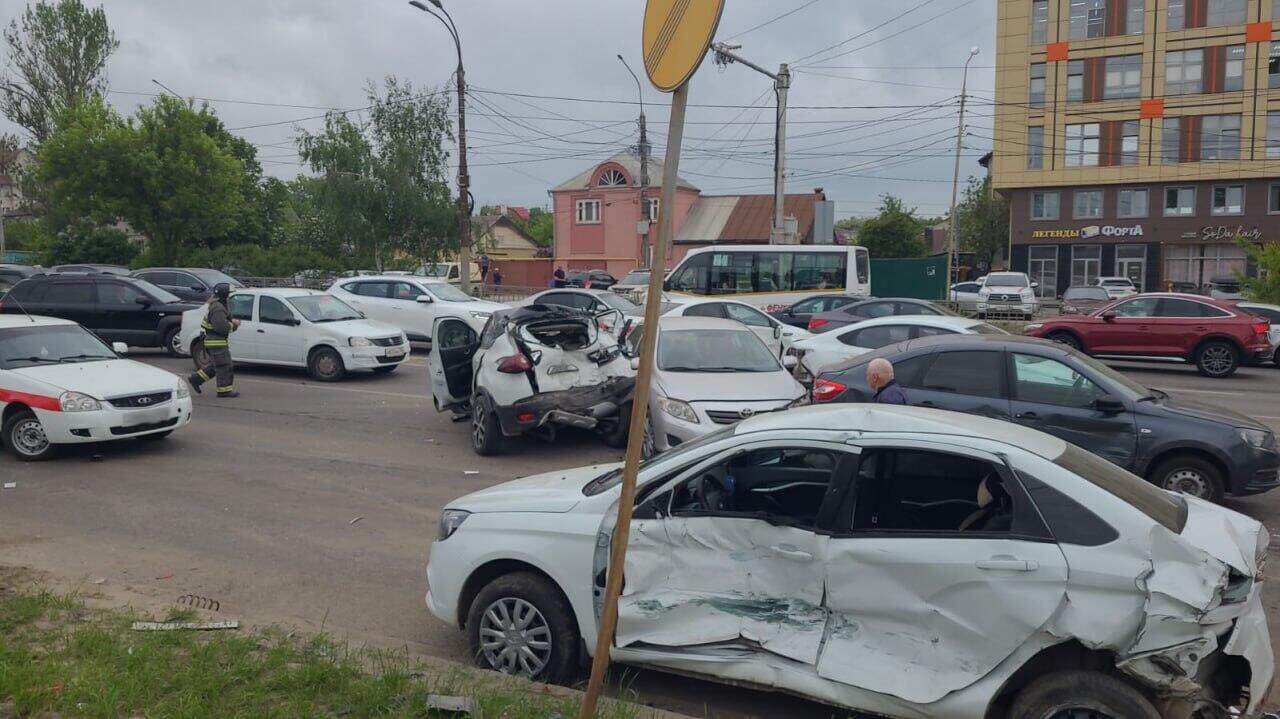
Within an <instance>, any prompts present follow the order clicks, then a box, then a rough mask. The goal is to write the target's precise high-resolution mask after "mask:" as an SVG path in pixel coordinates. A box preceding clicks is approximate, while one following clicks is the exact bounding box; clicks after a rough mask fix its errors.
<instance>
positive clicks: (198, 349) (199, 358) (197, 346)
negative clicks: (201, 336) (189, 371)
mask: <svg viewBox="0 0 1280 719" xmlns="http://www.w3.org/2000/svg"><path fill="white" fill-rule="evenodd" d="M191 363H192V364H194V365H195V366H196V369H200V368H202V367H208V366H210V365H211V364H213V361H212V360H210V359H209V350H207V349H205V348H204V341H203V340H196V341H194V342H192V343H191Z"/></svg>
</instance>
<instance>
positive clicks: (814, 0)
mask: <svg viewBox="0 0 1280 719" xmlns="http://www.w3.org/2000/svg"><path fill="white" fill-rule="evenodd" d="M818 2H819V0H809V2H806V3H804V4H803V5H799V6H796V7H794V8H792V9H790V10H788V11H786V12H784V13H782V14H781V15H779V16H777V17H775V18H770V19H769V20H765V21H764V22H762V23H760V24H759V25H756V26H755V27H752V28H749V29H746V30H743V31H742V32H740V33H737V34H735V35H730V36H729V37H727V38H725V40H735V39H737V38H740V37H742V36H743V35H747V34H750V33H753V32H755V31H756V30H759V29H760V28H762V27H766V26H768V25H772V24H774V23H775V22H778V21H779V20H781V19H783V18H785V17H790V16H792V15H795V14H796V13H798V12H800V11H801V10H803V9H805V8H807V7H809V6H811V5H815V4H817V3H818Z"/></svg>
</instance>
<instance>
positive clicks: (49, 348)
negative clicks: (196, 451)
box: [0, 315, 191, 461]
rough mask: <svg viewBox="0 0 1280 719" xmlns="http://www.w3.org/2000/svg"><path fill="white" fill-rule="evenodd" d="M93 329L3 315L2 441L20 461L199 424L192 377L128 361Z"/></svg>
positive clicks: (0, 322) (0, 358) (0, 359)
mask: <svg viewBox="0 0 1280 719" xmlns="http://www.w3.org/2000/svg"><path fill="white" fill-rule="evenodd" d="M124 351H125V347H124V345H123V344H122V343H119V342H117V343H116V344H115V345H114V346H113V347H108V346H107V345H106V343H104V342H103V341H102V340H100V339H98V337H97V336H96V335H94V334H92V333H90V332H89V331H88V330H86V329H85V328H83V327H81V326H80V325H78V324H76V323H75V322H71V321H68V320H60V319H53V318H51V317H27V316H23V315H0V441H2V442H3V444H4V447H5V449H8V450H9V451H10V452H12V453H13V455H14V456H16V457H17V458H18V459H21V460H24V461H36V460H42V459H49V458H50V457H52V456H53V455H54V453H55V452H56V450H57V447H58V445H62V444H82V443H86V442H106V441H112V440H120V439H134V438H143V439H161V438H163V437H167V436H168V435H169V434H170V433H171V432H173V431H174V430H175V429H180V428H182V427H185V426H186V425H187V424H188V423H190V422H191V390H190V388H189V387H188V386H187V383H186V380H184V379H182V378H180V377H178V376H176V375H174V374H173V373H171V372H166V371H164V370H162V369H157V368H155V367H151V366H149V365H145V364H142V363H141V362H134V361H133V360H128V359H124V358H123V357H121V355H122V354H123V353H124Z"/></svg>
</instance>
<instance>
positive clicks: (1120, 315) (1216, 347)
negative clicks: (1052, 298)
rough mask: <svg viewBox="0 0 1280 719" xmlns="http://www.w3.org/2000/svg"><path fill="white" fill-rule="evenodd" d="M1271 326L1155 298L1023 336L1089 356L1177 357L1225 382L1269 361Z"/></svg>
mask: <svg viewBox="0 0 1280 719" xmlns="http://www.w3.org/2000/svg"><path fill="white" fill-rule="evenodd" d="M1270 329H1271V323H1270V322H1269V321H1267V320H1265V319H1262V318H1260V317H1257V316H1256V315H1252V314H1249V313H1248V312H1245V311H1244V310H1241V309H1238V308H1236V307H1235V306H1233V305H1231V304H1228V303H1226V302H1223V301H1220V300H1214V299H1210V298H1208V297H1202V296H1200V295H1184V294H1174V293H1169V294H1165V293H1153V294H1145V295H1136V296H1133V297H1126V298H1125V299H1123V300H1119V301H1117V302H1114V303H1112V304H1109V305H1107V306H1106V307H1103V308H1102V309H1100V310H1098V311H1096V312H1094V313H1092V314H1088V315H1067V316H1063V317H1055V318H1053V319H1050V320H1045V321H1043V322H1032V323H1030V324H1028V325H1027V327H1026V329H1025V330H1023V332H1024V333H1025V334H1028V335H1031V336H1032V337H1045V338H1048V339H1051V340H1054V341H1056V342H1061V343H1063V344H1065V345H1070V346H1071V347H1074V348H1076V349H1079V350H1083V351H1085V352H1088V353H1089V354H1091V355H1107V356H1142V357H1177V358H1179V359H1183V360H1186V361H1187V362H1191V363H1193V364H1195V366H1196V368H1197V369H1199V370H1200V374H1202V375H1204V376H1206V377H1229V376H1231V375H1232V374H1234V373H1235V371H1236V369H1237V368H1239V367H1240V365H1241V364H1255V363H1257V362H1260V361H1262V360H1265V359H1267V358H1268V357H1270V355H1271V344H1270V342H1269V341H1268V339H1267V332H1268V331H1269V330H1270Z"/></svg>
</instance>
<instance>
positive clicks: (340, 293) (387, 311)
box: [328, 275, 506, 342]
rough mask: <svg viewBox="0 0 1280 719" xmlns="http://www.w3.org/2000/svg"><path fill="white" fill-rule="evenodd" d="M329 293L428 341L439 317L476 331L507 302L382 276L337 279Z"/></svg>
mask: <svg viewBox="0 0 1280 719" xmlns="http://www.w3.org/2000/svg"><path fill="white" fill-rule="evenodd" d="M328 292H329V294H331V295H333V296H335V297H338V298H341V299H342V301H343V302H346V303H347V304H349V305H351V306H352V307H354V308H356V309H358V310H360V311H361V312H363V313H364V314H365V316H367V317H368V318H369V319H371V320H376V321H378V322H386V323H387V324H389V325H394V326H396V327H399V328H400V329H402V330H404V333H405V334H406V335H408V337H409V339H410V340H411V341H414V342H430V341H431V335H432V331H433V330H432V328H433V327H434V326H435V322H436V320H437V319H439V318H441V317H456V318H458V319H460V320H462V321H464V322H466V323H467V324H469V325H471V327H472V328H473V329H475V331H477V332H479V331H480V330H481V329H482V328H483V327H484V323H485V322H486V321H487V320H488V319H489V316H490V315H492V314H493V313H494V311H495V310H500V309H503V308H504V307H506V305H502V304H498V303H497V302H488V301H486V300H478V299H476V298H474V297H472V296H470V295H468V294H466V293H465V292H463V291H462V290H460V289H458V288H457V287H456V286H454V285H451V284H449V283H448V282H445V281H443V280H436V279H427V278H423V277H410V276H406V275H383V276H372V277H350V278H346V279H341V280H338V281H337V282H335V283H333V285H331V286H330V287H329V289H328Z"/></svg>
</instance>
